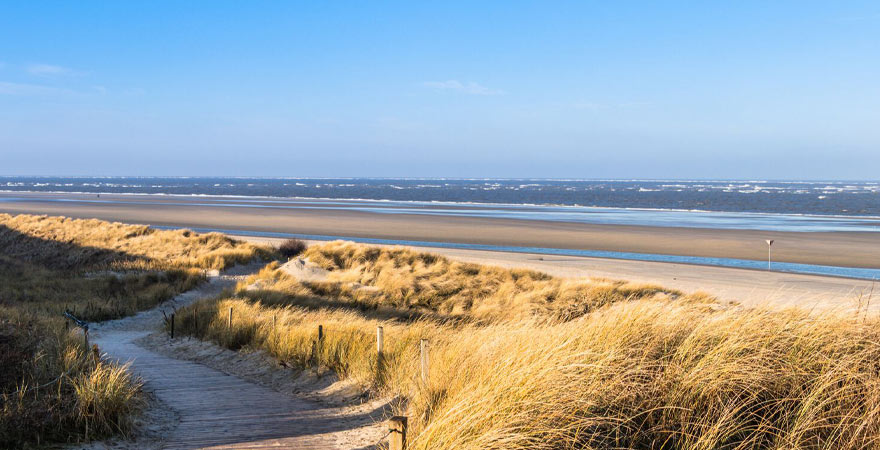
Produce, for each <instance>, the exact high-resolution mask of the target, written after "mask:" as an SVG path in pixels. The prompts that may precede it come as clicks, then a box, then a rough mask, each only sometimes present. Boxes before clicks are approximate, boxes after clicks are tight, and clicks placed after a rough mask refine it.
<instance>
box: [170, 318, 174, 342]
mask: <svg viewBox="0 0 880 450" xmlns="http://www.w3.org/2000/svg"><path fill="white" fill-rule="evenodd" d="M171 339H174V313H171Z"/></svg>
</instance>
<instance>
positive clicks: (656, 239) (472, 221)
mask: <svg viewBox="0 0 880 450" xmlns="http://www.w3.org/2000/svg"><path fill="white" fill-rule="evenodd" d="M8 195H9V194H0V200H2V198H3V197H8ZM15 197H21V194H20V193H16V194H15ZM46 197H48V198H51V199H53V201H51V202H49V201H41V199H45V198H46ZM112 197H113V196H108V200H112ZM145 197H147V196H145ZM103 198H104V196H102V199H103ZM56 200H57V201H56ZM84 200H86V199H84V198H82V196H78V195H68V194H64V195H60V194H31V198H29V199H23V200H17V201H13V202H3V201H0V212H5V213H10V214H19V213H29V214H49V215H64V216H70V217H81V218H88V217H95V218H100V219H104V220H112V221H120V222H126V223H144V224H152V225H164V226H175V227H192V228H217V229H234V230H244V231H268V232H280V233H299V234H307V235H308V234H310V235H338V236H353V237H361V238H377V239H405V240H413V241H433V242H457V243H464V244H484V245H493V246H517V247H544V248H561V249H580V250H596V251H609V252H631V253H652V254H665V255H680V256H698V257H710V258H735V259H746V260H758V261H760V260H765V259H766V258H767V246H766V244H765V243H764V240H765V239H775V240H776V243H775V244H774V246H773V260H774V261H779V262H790V263H802V264H814V265H827V266H840V267H862V268H872V269H877V268H880V256H878V255H880V238H878V235H877V234H876V233H873V232H783V231H759V230H733V229H711V228H681V227H651V226H633V225H606V224H586V223H570V222H553V221H536V220H520V219H499V218H484V217H456V216H439V215H437V216H435V215H418V214H407V213H400V214H384V213H373V212H368V211H356V210H348V209H345V208H333V209H320V208H305V209H279V208H272V207H266V208H236V207H230V206H206V205H205V203H206V202H207V203H210V202H211V201H212V200H213V199H212V198H207V199H206V198H198V199H190V201H184V199H180V198H176V199H173V201H169V199H168V197H167V196H151V197H149V200H150V201H149V202H146V203H140V202H138V201H128V202H125V203H114V202H107V203H103V202H102V203H93V202H88V201H84ZM128 200H131V197H129V198H128Z"/></svg>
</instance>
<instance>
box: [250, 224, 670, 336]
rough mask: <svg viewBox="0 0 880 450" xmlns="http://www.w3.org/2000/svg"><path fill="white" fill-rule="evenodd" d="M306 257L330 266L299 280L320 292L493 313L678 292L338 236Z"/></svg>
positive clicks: (548, 312)
mask: <svg viewBox="0 0 880 450" xmlns="http://www.w3.org/2000/svg"><path fill="white" fill-rule="evenodd" d="M303 257H304V258H308V260H309V261H311V262H313V263H315V264H317V265H318V266H320V267H322V268H324V269H326V270H329V271H330V276H329V277H328V281H327V282H309V283H302V284H303V285H304V286H305V287H306V288H308V289H309V290H310V291H311V292H312V293H313V294H315V295H321V296H331V297H335V298H342V299H347V300H350V301H354V302H357V303H360V304H364V305H370V304H372V305H385V306H394V307H402V308H410V309H417V310H426V311H432V312H438V313H443V314H450V315H458V316H460V315H466V316H468V317H474V318H478V319H487V320H493V321H495V320H499V319H510V318H515V319H518V318H522V317H553V318H557V319H562V320H570V319H572V318H575V317H578V316H581V315H583V314H586V313H587V312H589V311H591V310H593V309H595V308H598V307H601V306H603V305H608V304H611V303H614V302H618V301H622V300H637V299H645V298H657V297H672V298H674V297H678V296H680V295H681V293H680V292H678V291H674V290H670V289H665V288H663V287H661V286H656V285H648V284H639V283H629V282H625V281H615V280H606V279H565V278H557V277H553V276H550V275H547V274H544V273H541V272H536V271H533V270H525V269H506V268H502V267H495V266H487V265H480V264H471V263H463V262H459V261H453V260H450V259H448V258H445V257H442V256H439V255H435V254H431V253H425V252H417V251H413V250H411V249H408V248H405V247H391V248H387V247H386V248H381V247H370V246H366V245H359V244H355V243H352V242H344V241H335V242H330V243H327V244H322V245H315V246H311V247H309V248H308V249H307V250H306V251H305V253H303ZM264 275H265V274H264ZM363 287H366V289H365V288H363Z"/></svg>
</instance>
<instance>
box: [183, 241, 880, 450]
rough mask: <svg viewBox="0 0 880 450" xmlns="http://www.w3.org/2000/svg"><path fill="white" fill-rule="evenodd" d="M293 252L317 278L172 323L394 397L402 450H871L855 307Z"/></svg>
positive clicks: (417, 256)
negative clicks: (404, 426)
mask: <svg viewBox="0 0 880 450" xmlns="http://www.w3.org/2000/svg"><path fill="white" fill-rule="evenodd" d="M303 256H304V257H307V258H309V260H310V261H312V262H314V263H317V264H318V265H319V266H320V267H322V268H323V269H326V270H328V271H329V272H327V273H326V274H325V275H326V276H325V277H324V279H323V280H318V281H298V280H296V279H293V278H292V277H291V276H290V275H288V274H287V273H285V271H284V270H282V268H281V267H279V266H278V265H277V264H274V265H270V266H268V267H267V268H266V269H264V270H263V271H262V272H261V273H260V274H258V275H256V276H254V277H252V278H251V279H249V280H247V282H245V283H242V284H241V285H240V286H239V287H238V289H237V290H236V292H231V293H227V294H226V295H224V296H221V297H219V298H215V299H205V300H203V301H201V302H199V303H196V304H194V305H192V306H190V307H188V308H186V309H185V310H182V311H179V312H178V316H179V317H180V319H181V320H180V324H181V325H180V329H181V330H182V331H183V332H184V333H187V334H190V335H193V336H196V337H199V338H202V339H208V340H212V341H214V342H216V343H218V344H220V345H223V346H226V347H228V348H232V349H249V350H262V351H265V352H267V353H268V354H270V355H272V356H273V357H275V358H277V359H279V360H281V361H284V362H285V363H286V364H287V365H290V366H293V367H298V368H301V369H309V370H316V371H318V372H324V371H332V372H335V373H336V374H337V375H338V376H339V377H341V378H346V379H349V380H353V381H354V382H356V383H358V384H360V385H361V386H362V387H363V388H364V389H365V390H367V391H369V392H371V393H372V394H373V395H376V396H382V397H389V398H394V399H395V400H394V403H393V404H394V409H395V412H396V413H399V414H404V415H407V416H408V417H409V419H410V442H411V448H415V449H569V448H593V449H608V448H645V449H648V448H652V449H660V448H664V449H707V450H708V449H793V448H799V449H800V448H802V449H872V448H880V447H878V446H880V402H878V400H880V370H878V362H877V361H880V326H878V325H880V323H878V320H877V319H876V318H872V317H867V316H866V315H865V314H864V312H863V313H862V314H849V313H847V314H843V313H840V314H836V313H831V312H828V313H817V312H807V311H802V310H798V309H785V310H776V309H773V310H771V309H764V308H744V307H742V306H739V305H735V304H720V303H719V302H717V301H716V300H715V299H713V298H712V297H710V296H708V295H702V294H696V295H681V294H680V293H675V292H671V291H667V290H663V289H661V288H656V287H650V288H648V287H638V286H632V285H629V284H627V283H619V282H611V281H607V280H561V279H556V278H554V277H550V276H547V275H543V274H537V273H534V272H528V271H519V270H508V269H502V268H497V267H484V266H476V265H472V264H462V263H457V262H453V261H450V260H447V259H445V258H443V257H440V256H437V255H428V254H425V253H418V252H413V251H410V250H406V249H399V248H376V247H367V246H361V245H355V244H350V243H330V244H323V245H317V246H312V247H311V248H309V249H308V250H307V251H306V252H305V253H304V254H303ZM229 308H232V311H233V320H232V327H231V329H230V328H229V327H228V326H227V314H228V311H229ZM319 324H320V325H322V326H323V330H324V337H323V339H322V340H321V341H318V339H317V326H318V325H319ZM379 326H381V327H383V329H384V335H385V351H384V355H383V358H382V360H381V361H380V360H379V358H378V356H377V352H376V328H377V327H379ZM421 339H428V341H429V362H430V363H429V373H428V377H427V381H423V380H422V379H421V377H420V362H419V341H420V340H421Z"/></svg>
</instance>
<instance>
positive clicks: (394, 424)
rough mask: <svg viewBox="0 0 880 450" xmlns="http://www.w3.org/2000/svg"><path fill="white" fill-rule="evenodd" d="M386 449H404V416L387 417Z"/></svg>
mask: <svg viewBox="0 0 880 450" xmlns="http://www.w3.org/2000/svg"><path fill="white" fill-rule="evenodd" d="M388 428H389V430H388V431H389V433H390V434H389V435H388V450H406V417H404V416H394V417H392V418H390V419H388Z"/></svg>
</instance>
